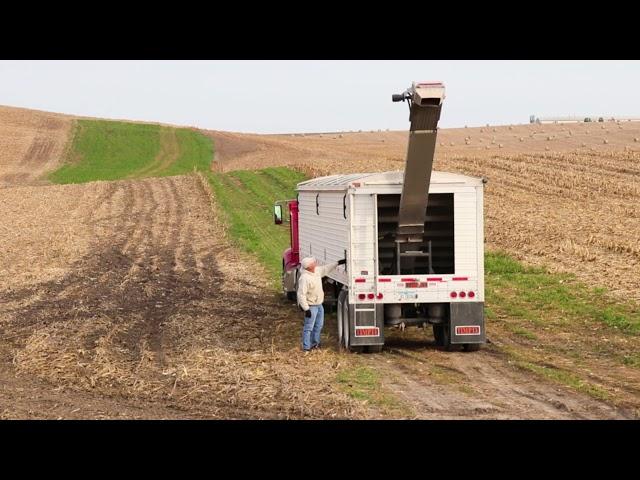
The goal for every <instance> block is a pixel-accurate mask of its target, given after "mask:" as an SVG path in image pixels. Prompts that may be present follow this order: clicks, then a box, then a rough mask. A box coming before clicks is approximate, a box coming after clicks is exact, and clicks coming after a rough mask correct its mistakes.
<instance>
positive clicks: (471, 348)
mask: <svg viewBox="0 0 640 480" xmlns="http://www.w3.org/2000/svg"><path fill="white" fill-rule="evenodd" d="M462 349H463V350H464V351H465V352H477V351H478V350H480V344H479V343H465V344H463V345H462Z"/></svg>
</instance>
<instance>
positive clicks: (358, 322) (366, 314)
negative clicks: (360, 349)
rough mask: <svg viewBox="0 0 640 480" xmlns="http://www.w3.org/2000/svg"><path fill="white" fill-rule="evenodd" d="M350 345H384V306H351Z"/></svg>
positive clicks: (357, 304)
mask: <svg viewBox="0 0 640 480" xmlns="http://www.w3.org/2000/svg"><path fill="white" fill-rule="evenodd" d="M349 310H350V312H349V314H350V315H349V317H350V319H354V320H355V321H353V320H352V321H351V322H349V323H350V325H349V327H350V328H349V331H350V335H349V338H350V340H349V343H350V344H351V345H353V346H359V345H383V344H384V304H381V303H380V304H363V303H356V304H355V305H349Z"/></svg>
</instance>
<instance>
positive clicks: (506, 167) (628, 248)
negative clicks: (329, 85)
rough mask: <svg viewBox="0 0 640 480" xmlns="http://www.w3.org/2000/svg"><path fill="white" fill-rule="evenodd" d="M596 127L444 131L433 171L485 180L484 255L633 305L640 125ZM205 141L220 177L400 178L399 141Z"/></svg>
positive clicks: (639, 251)
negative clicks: (215, 151)
mask: <svg viewBox="0 0 640 480" xmlns="http://www.w3.org/2000/svg"><path fill="white" fill-rule="evenodd" d="M603 127H604V129H603V128H600V126H598V127H597V128H596V126H595V125H589V124H587V123H585V124H571V125H566V124H565V125H561V124H558V125H535V124H534V125H515V126H511V127H510V126H498V127H483V128H479V127H477V128H458V129H442V130H441V131H440V132H439V134H438V142H439V143H438V145H437V147H436V157H435V161H434V169H435V170H442V171H451V172H459V173H464V174H468V175H474V176H482V177H485V178H487V179H488V184H487V186H486V189H485V215H486V218H485V225H486V242H487V246H488V247H489V248H494V249H503V250H506V251H507V252H509V253H510V254H512V255H514V256H515V257H516V258H518V259H521V260H524V261H527V262H529V263H531V264H533V265H545V266H548V267H549V268H551V269H552V270H554V271H564V272H572V273H575V274H576V275H578V277H579V278H580V279H582V280H583V281H585V282H587V283H589V284H592V285H596V286H604V287H607V288H608V289H609V290H610V291H611V293H612V294H613V295H616V296H617V297H618V298H623V299H625V300H628V299H633V300H634V301H636V302H640V275H637V274H635V272H637V271H638V267H639V266H640V243H639V241H640V240H639V238H640V235H638V232H640V210H638V208H640V207H638V206H639V205H640V187H639V186H638V185H639V182H638V178H639V177H640V144H639V143H637V142H634V138H637V137H640V123H638V122H621V123H620V124H616V123H615V122H607V123H605V124H604V125H603ZM208 134H209V135H210V136H212V138H214V140H216V141H219V142H220V143H221V144H222V145H224V152H223V154H221V155H220V156H219V158H217V160H218V162H219V165H218V166H217V167H216V168H218V169H221V170H224V171H230V170H234V169H247V168H262V167H267V166H276V165H290V166H294V167H296V168H299V169H301V170H303V171H305V172H306V173H307V174H308V175H309V176H310V177H312V176H319V175H329V174H335V173H348V172H368V171H386V170H402V169H403V168H404V159H405V155H406V148H407V134H406V133H405V132H360V133H347V132H344V133H332V134H330V133H328V134H322V135H319V134H307V135H304V136H301V135H299V134H296V135H243V134H232V133H223V132H209V133H208ZM603 135H604V136H606V138H608V143H607V144H604V143H603V141H602V137H603ZM520 138H522V139H523V141H520ZM465 139H467V140H466V141H465ZM452 144H453V145H452ZM500 144H502V145H503V148H499V145H500ZM582 145H584V147H583V146H582ZM486 147H489V148H488V149H487V148H486ZM548 149H549V150H548ZM605 272H606V273H605Z"/></svg>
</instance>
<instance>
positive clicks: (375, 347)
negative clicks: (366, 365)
mask: <svg viewBox="0 0 640 480" xmlns="http://www.w3.org/2000/svg"><path fill="white" fill-rule="evenodd" d="M381 351H382V345H369V346H368V347H367V353H380V352H381Z"/></svg>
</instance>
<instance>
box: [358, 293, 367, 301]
mask: <svg viewBox="0 0 640 480" xmlns="http://www.w3.org/2000/svg"><path fill="white" fill-rule="evenodd" d="M358 298H359V299H360V300H364V299H365V298H367V296H366V295H365V294H364V293H360V294H359V295H358Z"/></svg>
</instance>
